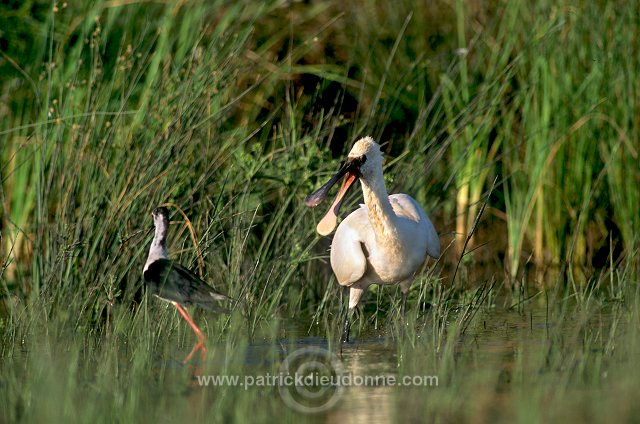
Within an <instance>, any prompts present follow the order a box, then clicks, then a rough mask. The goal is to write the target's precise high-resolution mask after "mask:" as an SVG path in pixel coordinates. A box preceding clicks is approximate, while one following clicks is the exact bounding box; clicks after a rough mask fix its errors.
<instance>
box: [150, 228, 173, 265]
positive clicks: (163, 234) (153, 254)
mask: <svg viewBox="0 0 640 424" xmlns="http://www.w3.org/2000/svg"><path fill="white" fill-rule="evenodd" d="M167 258H169V254H168V253H167V228H166V227H163V226H160V225H157V226H156V232H155V235H154V236H153V241H152V242H151V246H150V247H149V256H147V262H146V263H145V265H144V270H145V271H146V270H147V268H149V265H151V264H152V263H153V262H155V261H157V260H158V259H167Z"/></svg>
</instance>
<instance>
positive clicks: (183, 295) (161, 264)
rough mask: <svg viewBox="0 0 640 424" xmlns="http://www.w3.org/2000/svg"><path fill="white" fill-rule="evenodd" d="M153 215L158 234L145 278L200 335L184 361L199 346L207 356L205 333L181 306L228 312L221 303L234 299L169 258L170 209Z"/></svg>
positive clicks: (144, 273) (150, 254)
mask: <svg viewBox="0 0 640 424" xmlns="http://www.w3.org/2000/svg"><path fill="white" fill-rule="evenodd" d="M151 214H152V215H153V223H154V225H155V235H154V237H153V241H152V242H151V247H150V248H149V256H148V257H147V262H146V263H145V264H144V271H143V275H144V280H145V282H146V283H147V288H148V290H149V292H150V293H151V294H152V295H154V296H157V297H159V298H160V299H162V300H165V301H167V302H171V303H172V304H173V305H174V306H175V307H176V308H177V309H178V311H179V312H180V314H181V315H182V316H183V317H184V319H185V320H186V321H187V322H188V323H189V325H190V326H191V328H192V329H193V331H194V332H195V333H196V336H197V337H198V343H196V345H195V346H194V348H193V349H192V350H191V353H189V355H188V356H187V357H186V358H185V360H184V363H186V362H187V361H189V359H191V357H192V356H193V354H194V353H195V352H196V351H197V350H198V349H200V350H201V354H202V357H203V359H204V355H205V353H206V349H205V347H204V341H205V336H204V334H202V331H200V329H199V328H198V326H197V325H196V324H195V323H194V322H193V319H192V318H191V316H190V315H189V312H188V311H187V310H186V309H184V308H183V307H182V306H180V305H185V306H191V305H195V306H199V307H201V308H204V309H208V310H210V311H214V312H227V310H226V309H225V308H223V307H222V306H220V304H219V302H220V301H225V300H229V299H230V298H229V297H227V296H225V295H223V294H220V293H218V292H216V291H215V290H213V289H212V288H211V287H210V286H209V285H208V284H207V283H205V282H204V281H202V280H201V279H200V278H198V277H196V276H195V275H194V274H193V273H192V272H191V271H189V270H188V269H187V268H185V267H183V266H182V265H180V264H179V263H177V262H174V261H172V260H171V259H169V255H168V254H167V231H168V229H169V212H168V211H167V208H164V207H159V208H156V209H154V210H153V212H152V213H151Z"/></svg>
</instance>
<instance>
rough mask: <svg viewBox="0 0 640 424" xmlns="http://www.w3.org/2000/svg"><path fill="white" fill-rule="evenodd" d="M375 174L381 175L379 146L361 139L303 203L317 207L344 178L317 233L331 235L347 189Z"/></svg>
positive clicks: (371, 141)
mask: <svg viewBox="0 0 640 424" xmlns="http://www.w3.org/2000/svg"><path fill="white" fill-rule="evenodd" d="M375 173H380V174H381V173H382V152H381V151H380V146H379V145H378V143H376V142H375V141H373V139H372V138H371V137H364V138H361V139H360V140H358V141H357V142H356V144H354V146H353V148H352V149H351V151H350V152H349V155H348V156H347V160H346V161H345V162H344V163H343V164H342V167H340V170H338V172H337V173H336V174H335V175H334V176H333V177H332V178H331V179H330V180H329V181H327V183H326V184H324V185H323V186H322V187H320V188H319V189H318V190H316V191H315V192H313V193H312V194H310V195H308V196H307V198H306V199H305V200H304V203H305V204H306V205H307V206H308V207H310V208H314V207H316V206H318V205H319V204H320V203H321V202H322V201H323V200H324V199H325V198H326V197H327V194H328V193H329V190H330V189H331V187H333V185H334V184H335V183H336V182H338V180H339V179H340V178H342V177H343V176H344V177H345V178H344V180H343V181H342V186H341V187H340V191H338V195H337V196H336V199H335V200H334V202H333V204H332V205H331V208H329V211H328V212H327V214H326V215H325V216H324V218H322V220H321V221H320V222H319V223H318V226H317V227H316V231H318V233H320V234H322V235H323V236H326V235H328V234H331V232H332V231H333V230H334V228H336V224H337V221H338V212H339V211H340V205H342V201H343V200H344V196H345V195H346V194H347V191H348V190H349V188H350V187H351V186H352V185H353V183H355V182H356V181H358V178H364V179H365V180H366V179H369V178H372V177H373V176H374V174H375Z"/></svg>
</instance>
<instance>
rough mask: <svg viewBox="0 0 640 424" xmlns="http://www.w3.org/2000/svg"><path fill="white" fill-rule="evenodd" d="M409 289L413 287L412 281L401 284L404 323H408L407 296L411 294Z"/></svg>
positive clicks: (401, 310)
mask: <svg viewBox="0 0 640 424" xmlns="http://www.w3.org/2000/svg"><path fill="white" fill-rule="evenodd" d="M409 287H411V280H404V281H402V282H401V283H400V292H401V293H402V306H401V309H400V312H401V313H402V322H403V323H404V322H406V318H407V296H408V294H409Z"/></svg>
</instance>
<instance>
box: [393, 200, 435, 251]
mask: <svg viewBox="0 0 640 424" xmlns="http://www.w3.org/2000/svg"><path fill="white" fill-rule="evenodd" d="M389 201H390V202H391V206H392V207H393V211H394V212H395V213H396V215H398V216H402V217H405V218H408V219H410V220H412V221H415V222H416V223H417V224H418V225H420V227H421V229H422V231H424V237H426V242H427V246H426V250H427V254H428V255H429V256H431V257H432V258H436V259H437V258H438V257H440V239H439V238H438V233H437V232H436V229H435V227H434V226H433V223H432V222H431V220H430V219H429V217H428V216H427V214H426V213H425V212H424V210H423V209H422V207H421V206H420V205H419V204H418V202H416V200H415V199H414V198H413V197H411V196H409V195H408V194H404V193H398V194H392V195H391V196H389Z"/></svg>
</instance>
